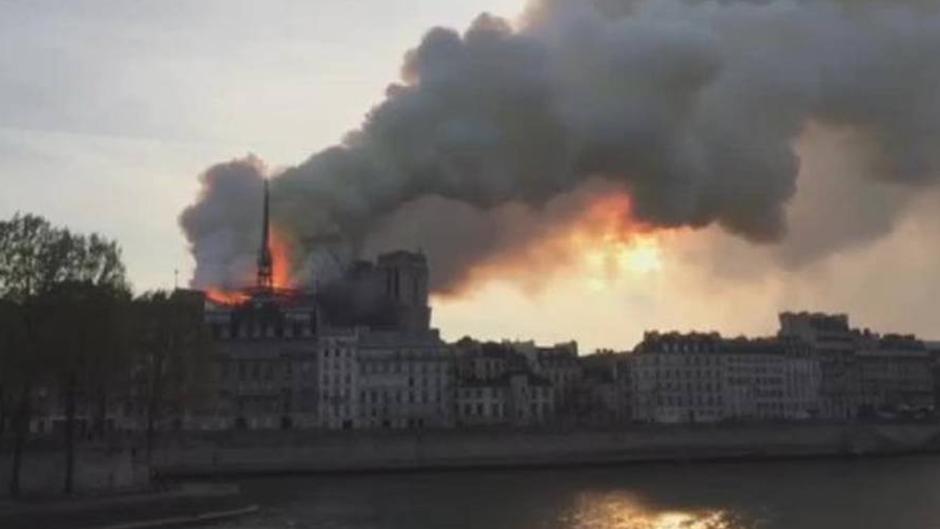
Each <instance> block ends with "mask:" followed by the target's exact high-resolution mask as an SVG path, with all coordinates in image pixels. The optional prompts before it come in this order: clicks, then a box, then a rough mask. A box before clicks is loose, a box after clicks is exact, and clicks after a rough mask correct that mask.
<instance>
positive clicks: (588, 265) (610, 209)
mask: <svg viewBox="0 0 940 529" xmlns="http://www.w3.org/2000/svg"><path fill="white" fill-rule="evenodd" d="M661 231H662V230H655V229H654V228H651V227H649V226H646V225H644V224H642V223H638V222H636V221H635V220H634V219H633V216H632V213H631V202H630V197H629V196H628V195H626V194H618V195H611V196H607V197H604V198H602V199H600V200H598V201H596V202H594V203H593V204H592V205H591V207H590V209H589V210H588V212H587V214H586V215H585V216H584V217H583V219H582V220H581V221H580V222H578V224H577V225H576V227H575V228H574V229H573V230H572V232H571V236H570V242H571V244H572V246H573V247H574V249H575V250H574V251H576V252H579V253H580V254H581V255H583V259H582V263H581V264H582V267H583V269H584V273H585V274H586V276H587V277H586V279H587V283H588V286H589V287H590V288H591V289H592V290H603V289H605V288H607V287H609V286H611V284H612V283H614V282H615V281H616V280H617V279H619V278H622V277H637V276H644V275H648V274H651V273H655V272H659V271H660V270H661V269H662V267H663V258H662V249H661Z"/></svg>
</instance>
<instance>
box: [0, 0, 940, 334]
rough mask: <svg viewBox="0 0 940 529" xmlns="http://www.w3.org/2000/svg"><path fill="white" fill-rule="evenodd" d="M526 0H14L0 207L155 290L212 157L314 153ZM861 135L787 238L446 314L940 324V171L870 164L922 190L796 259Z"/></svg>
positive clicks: (293, 159)
mask: <svg viewBox="0 0 940 529" xmlns="http://www.w3.org/2000/svg"><path fill="white" fill-rule="evenodd" d="M523 7H524V6H523V2H522V1H519V0H516V1H510V0H477V1H474V2H441V1H440V0H398V1H392V0H389V1H348V0H347V1H343V0H320V1H317V2H299V1H298V2H286V1H267V2H247V1H234V0H224V1H223V0H214V1H211V0H205V1H199V2H181V1H180V2H165V1H145V0H142V1H139V2H119V1H105V0H99V1H94V2H91V1H83V0H77V1H70V2H59V1H44V0H37V1H29V2H27V1H13V0H0V185H2V189H3V191H2V193H0V217H9V216H11V215H12V214H13V213H14V212H16V211H25V212H32V213H37V214H41V215H43V216H46V217H47V218H49V219H50V220H51V221H52V222H54V223H57V224H63V225H67V226H69V227H72V228H74V229H76V230H79V231H86V232H87V231H96V232H100V233H103V234H105V235H107V236H109V237H113V238H116V239H117V240H118V241H119V242H120V243H121V245H122V247H123V249H124V257H125V261H126V264H127V267H128V272H129V275H130V278H131V281H132V283H133V285H134V287H135V289H136V290H137V291H143V290H146V289H152V288H169V287H172V286H173V284H174V270H178V271H179V283H180V284H181V285H184V284H186V283H187V281H188V279H189V277H190V276H191V274H192V270H193V261H192V258H191V257H190V255H189V253H188V250H187V247H186V242H185V239H184V237H183V235H182V233H181V231H180V228H179V225H178V223H177V217H178V215H179V213H180V212H181V211H182V210H183V208H185V207H186V206H187V205H189V204H191V203H192V202H193V200H194V197H195V194H196V192H197V189H198V180H197V177H198V175H199V174H200V173H201V172H202V171H204V170H205V169H206V168H207V167H208V166H209V165H211V164H213V163H216V162H218V161H224V160H229V159H233V158H237V157H243V156H245V155H246V154H249V153H252V154H256V155H258V156H260V157H261V158H263V159H264V160H265V161H266V163H267V164H268V166H269V167H271V168H273V169H274V170H276V169H277V168H278V167H282V166H284V167H286V166H289V165H293V164H297V163H299V162H301V161H303V160H305V159H306V158H308V157H309V156H310V155H311V154H312V153H314V152H316V151H318V150H319V149H322V148H324V147H326V146H328V145H330V144H333V143H335V142H336V141H338V140H339V139H340V138H341V137H342V136H343V135H344V133H346V132H347V131H349V130H351V129H354V128H356V127H357V126H359V125H360V124H361V123H362V120H363V117H364V115H365V113H366V112H367V111H368V110H369V108H370V107H371V106H372V105H374V104H376V103H377V102H378V101H380V100H381V99H382V97H383V93H384V90H385V88H386V86H387V85H388V84H389V83H390V82H392V81H395V80H397V79H398V77H399V68H400V66H401V62H402V60H401V58H402V55H403V54H404V52H405V51H407V50H408V49H410V48H413V47H414V46H415V45H416V44H417V43H418V42H419V40H420V39H421V37H422V35H423V34H424V33H425V32H426V31H427V30H428V29H429V28H430V27H432V26H434V25H443V26H449V27H455V28H464V27H466V26H467V25H468V24H469V23H470V22H471V21H472V20H473V19H474V18H475V17H476V16H477V15H478V14H479V13H480V12H483V11H489V12H492V13H495V14H498V15H502V16H506V17H510V18H512V17H515V16H516V15H517V14H519V13H520V12H521V11H522V9H523ZM849 136H850V135H849ZM849 136H847V135H846V134H844V133H842V132H841V131H838V130H828V129H825V128H824V127H817V128H810V129H808V132H806V133H805V134H804V135H803V136H802V137H801V140H800V142H799V145H798V152H799V154H800V156H801V159H802V165H801V169H800V171H801V178H800V185H799V189H798V191H797V194H796V197H795V198H794V199H793V201H792V203H791V204H790V205H789V207H788V212H789V217H790V220H791V231H790V233H789V234H788V235H787V238H786V239H785V240H784V241H783V242H782V243H780V244H777V245H760V246H755V245H753V244H751V243H748V242H745V241H743V240H741V239H739V238H736V237H733V236H731V235H728V234H726V233H724V232H722V231H721V230H719V229H717V228H706V229H701V230H691V229H683V230H675V231H672V232H668V233H663V234H660V235H658V236H657V237H656V239H655V240H654V241H652V242H649V243H648V244H647V243H644V242H642V241H641V242H638V243H631V246H629V247H626V248H623V247H618V248H613V249H606V250H604V251H602V252H601V253H600V254H595V255H585V256H584V258H583V259H580V260H578V261H577V262H574V263H572V264H571V265H570V266H569V267H567V268H566V269H565V270H564V271H563V273H561V274H556V275H554V276H552V278H550V279H549V280H545V281H540V282H539V283H538V285H537V286H536V287H534V288H533V287H532V286H531V284H530V283H531V282H527V281H526V278H525V274H526V273H527V271H526V269H525V268H524V267H523V268H518V267H517V268H512V269H505V270H503V272H502V273H501V274H496V275H493V276H492V277H490V278H489V279H488V280H486V281H483V282H480V283H478V284H477V285H476V288H475V289H474V290H473V291H471V292H465V293H463V294H461V295H460V296H456V297H446V298H441V297H436V298H434V299H433V304H434V323H435V325H436V326H438V327H440V328H441V329H442V331H443V333H444V335H445V337H447V338H452V339H453V338H459V337H460V336H462V335H465V334H471V335H474V336H478V337H482V338H492V339H500V338H509V339H536V340H537V341H539V342H542V343H552V342H558V341H564V340H569V339H575V340H577V341H578V342H579V343H580V344H581V346H582V351H586V350H590V349H593V348H595V347H610V348H615V349H628V348H631V347H632V346H633V345H634V344H635V343H636V341H637V340H638V339H639V338H640V337H641V335H642V332H643V331H644V330H646V329H679V330H692V329H698V330H713V329H714V330H720V331H722V332H723V333H726V334H732V335H734V334H739V333H771V332H773V331H774V329H775V328H776V313H777V311H779V310H802V309H811V310H827V311H839V312H846V311H847V312H850V313H851V314H852V316H853V320H854V321H855V322H857V324H858V325H860V326H872V327H874V328H876V329H884V330H897V331H902V332H916V333H920V334H923V335H927V336H928V337H940V332H935V327H936V324H937V322H938V317H937V309H936V299H938V298H940V284H938V281H937V279H936V271H937V270H938V269H940V268H938V267H940V258H938V257H937V256H936V255H935V252H934V251H932V249H933V248H934V247H935V246H937V244H936V238H935V235H936V233H938V230H940V222H938V221H937V220H936V219H935V217H936V215H935V213H934V212H935V211H936V208H937V204H938V203H940V200H938V196H937V193H936V191H928V192H924V193H917V194H914V193H910V192H907V191H903V190H901V191H899V190H896V189H889V188H884V187H879V186H881V184H877V183H871V184H866V186H869V187H867V188H866V190H865V192H866V193H870V196H871V199H872V201H873V205H872V207H877V206H878V202H879V201H884V200H903V201H910V202H911V203H913V205H912V206H911V207H909V208H907V209H906V210H905V211H906V213H905V214H904V215H902V216H900V217H898V218H893V219H890V220H889V221H886V222H888V223H889V224H890V226H886V227H885V229H883V230H880V231H878V232H877V233H873V234H871V236H869V237H865V238H864V239H861V240H859V242H858V243H857V244H854V245H850V246H848V247H845V248H843V249H841V250H840V251H839V252H835V253H832V254H829V255H827V256H826V257H825V258H823V259H818V260H815V261H813V262H812V263H808V264H805V263H804V264H798V265H793V266H789V265H786V264H781V259H779V256H780V255H785V254H786V252H787V249H788V248H789V247H793V246H794V245H798V243H799V241H800V240H808V239H809V238H810V237H809V235H810V234H812V235H815V233H813V232H815V231H816V230H818V229H819V226H822V225H825V226H829V227H831V229H835V230H838V229H839V228H838V227H839V219H850V218H851V216H852V213H853V212H851V211H842V209H840V208H841V203H840V201H839V198H838V197H839V194H840V193H843V192H845V188H844V186H843V184H842V182H841V180H840V178H842V176H843V175H846V174H850V173H852V172H853V170H854V169H853V166H852V164H853V157H852V152H853V151H852V149H850V148H842V147H844V146H845V144H848V143H851V142H852V141H853V139H852V138H851V137H849ZM804 175H805V177H804ZM820 212H822V213H820ZM819 215H824V216H826V218H824V219H823V220H825V222H821V221H820V219H819V218H818V217H819ZM804 235H805V236H806V237H803V236H804ZM801 237H803V238H802V239H801ZM716 248H717V249H719V250H718V251H716ZM605 252H606V253H605ZM611 252H614V253H611ZM783 261H784V262H785V259H784V260H783ZM612 263H613V264H612ZM433 266H434V263H431V267H432V269H433Z"/></svg>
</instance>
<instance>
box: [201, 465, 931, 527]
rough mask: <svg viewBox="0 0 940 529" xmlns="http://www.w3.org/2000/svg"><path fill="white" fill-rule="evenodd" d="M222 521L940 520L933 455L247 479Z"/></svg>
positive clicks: (783, 523) (626, 523) (804, 523)
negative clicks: (238, 508) (238, 509)
mask: <svg viewBox="0 0 940 529" xmlns="http://www.w3.org/2000/svg"><path fill="white" fill-rule="evenodd" d="M241 485H242V488H243V490H244V491H245V492H246V494H247V495H248V496H249V497H250V498H251V499H252V500H253V501H255V502H257V503H258V504H259V505H261V507H262V510H261V511H260V513H259V514H257V515H253V516H251V517H247V518H242V519H239V520H237V521H235V522H228V523H225V524H222V525H220V526H218V527H220V528H225V529H249V528H251V529H275V528H276V529H286V528H291V529H294V528H296V529H300V528H312V529H437V528H442V529H443V528H447V529H450V528H453V529H464V528H466V529H470V528H473V529H739V528H740V529H745V528H746V529H752V528H768V529H777V528H779V529H815V528H818V529H867V528H872V529H892V528H898V529H927V528H940V457H932V456H931V457H927V456H924V457H904V458H894V459H866V460H808V461H777V462H765V463H708V464H643V465H625V466H610V467H603V468H600V467H590V468H564V469H540V470H506V471H461V472H439V473H421V474H374V475H344V476H298V477H281V478H257V479H251V480H246V481H243V482H242V483H241Z"/></svg>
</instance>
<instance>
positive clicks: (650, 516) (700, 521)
mask: <svg viewBox="0 0 940 529" xmlns="http://www.w3.org/2000/svg"><path fill="white" fill-rule="evenodd" d="M560 521H561V522H562V523H561V524H560V525H561V526H562V527H570V528H571V529H752V528H753V527H756V526H755V525H754V524H753V523H745V522H744V520H742V519H741V516H739V515H735V514H733V513H732V512H731V511H729V510H724V509H700V510H682V511H677V510H660V509H657V508H656V507H654V506H652V505H649V504H648V503H647V502H645V501H644V500H643V499H641V498H640V497H639V496H637V495H635V494H628V493H619V492H614V493H586V494H581V495H579V497H578V498H577V500H576V502H575V505H574V507H573V509H572V512H571V513H570V514H569V515H567V516H565V517H563V519H562V520H560Z"/></svg>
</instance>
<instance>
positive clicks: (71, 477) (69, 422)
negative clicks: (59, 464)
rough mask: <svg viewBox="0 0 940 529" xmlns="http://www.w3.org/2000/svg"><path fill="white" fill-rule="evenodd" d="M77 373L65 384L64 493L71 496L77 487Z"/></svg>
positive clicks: (70, 373)
mask: <svg viewBox="0 0 940 529" xmlns="http://www.w3.org/2000/svg"><path fill="white" fill-rule="evenodd" d="M76 385H77V381H76V376H75V371H74V370H73V371H71V372H69V374H68V377H67V380H66V382H65V483H64V487H63V489H64V491H65V493H66V494H71V493H72V492H73V490H74V487H75V398H76V395H75V394H76Z"/></svg>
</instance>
